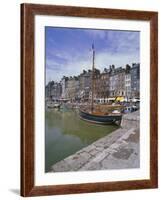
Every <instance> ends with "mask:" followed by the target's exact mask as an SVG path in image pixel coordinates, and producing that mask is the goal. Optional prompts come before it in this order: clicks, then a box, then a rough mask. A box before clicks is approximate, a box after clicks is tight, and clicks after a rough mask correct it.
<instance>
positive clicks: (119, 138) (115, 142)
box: [51, 112, 140, 172]
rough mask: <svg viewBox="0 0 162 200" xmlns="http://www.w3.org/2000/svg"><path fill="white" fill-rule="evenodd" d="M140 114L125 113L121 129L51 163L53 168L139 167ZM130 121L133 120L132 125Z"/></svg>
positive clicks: (56, 170)
mask: <svg viewBox="0 0 162 200" xmlns="http://www.w3.org/2000/svg"><path fill="white" fill-rule="evenodd" d="M138 115H139V112H136V114H134V113H133V115H132V118H131V115H125V116H124V119H123V122H122V124H123V127H122V128H119V129H117V130H116V131H114V132H112V133H111V134H109V135H107V136H105V137H103V138H101V139H99V140H97V141H96V142H94V143H92V144H91V145H89V146H87V147H85V148H83V149H81V150H80V151H78V152H76V153H75V154H73V155H71V156H69V157H67V158H65V159H64V160H62V161H60V162H58V163H56V164H55V165H53V166H52V168H51V171H52V172H65V171H86V170H104V169H126V168H127V169H128V168H138V167H140V160H139V153H140V151H139V117H137V116H138ZM131 119H132V121H131ZM135 121H136V123H135ZM128 123H129V125H128ZM130 123H132V127H131V124H130ZM130 127H131V128H130Z"/></svg>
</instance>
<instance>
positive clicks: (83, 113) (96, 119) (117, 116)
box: [79, 45, 122, 125]
mask: <svg viewBox="0 0 162 200" xmlns="http://www.w3.org/2000/svg"><path fill="white" fill-rule="evenodd" d="M92 51H93V61H92V96H91V107H90V109H88V108H80V109H79V115H80V117H81V119H83V120H86V121H88V122H92V123H97V124H112V123H116V124H118V125H120V123H121V119H122V114H121V112H118V111H117V110H115V108H116V106H113V105H111V106H109V108H110V110H111V111H109V112H103V111H97V110H96V109H95V105H94V70H95V49H94V45H92ZM113 107H114V108H113Z"/></svg>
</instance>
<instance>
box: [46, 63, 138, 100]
mask: <svg viewBox="0 0 162 200" xmlns="http://www.w3.org/2000/svg"><path fill="white" fill-rule="evenodd" d="M93 80H94V81H93V85H92V70H88V71H86V70H83V72H82V73H81V74H79V75H78V76H73V77H72V76H70V77H67V76H64V77H63V78H62V79H61V81H60V82H54V81H50V82H49V83H48V84H47V85H46V97H47V98H52V99H66V100H70V101H89V100H90V99H91V95H92V89H93V91H94V99H95V100H99V99H100V100H101V102H102V100H103V102H104V101H105V99H108V98H116V97H124V98H127V99H131V98H139V97H140V64H139V63H133V64H132V66H130V65H128V64H127V65H126V66H125V67H124V68H122V67H119V68H115V66H114V65H111V66H109V68H104V70H103V71H102V72H101V71H100V70H99V69H97V68H95V70H94V73H93ZM92 87H93V88H92Z"/></svg>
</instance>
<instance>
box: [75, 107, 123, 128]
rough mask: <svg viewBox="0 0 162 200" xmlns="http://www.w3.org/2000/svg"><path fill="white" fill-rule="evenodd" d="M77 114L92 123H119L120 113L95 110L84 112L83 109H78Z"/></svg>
mask: <svg viewBox="0 0 162 200" xmlns="http://www.w3.org/2000/svg"><path fill="white" fill-rule="evenodd" d="M79 115H80V117H81V118H82V119H84V120H86V121H89V122H92V123H97V124H105V125H106V124H112V123H116V124H118V125H119V124H120V122H121V119H122V115H121V113H110V114H105V115H104V113H97V112H93V113H90V112H86V111H83V110H81V109H80V110H79Z"/></svg>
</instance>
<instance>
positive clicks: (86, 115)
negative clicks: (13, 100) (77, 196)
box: [21, 4, 158, 196]
mask: <svg viewBox="0 0 162 200" xmlns="http://www.w3.org/2000/svg"><path fill="white" fill-rule="evenodd" d="M157 79H158V13H157V12H151V11H132V10H117V9H103V8H102V9H101V8H87V7H70V6H55V5H37V4H22V5H21V195H22V196H37V195H57V194H70V193H71V194H72V193H88V192H103V191H117V190H128V189H144V188H157V186H158V164H157V163H158V160H157V156H158V155H157V154H158V152H157V143H158V141H157V125H158V120H157V109H158V102H157V89H158V85H157Z"/></svg>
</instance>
